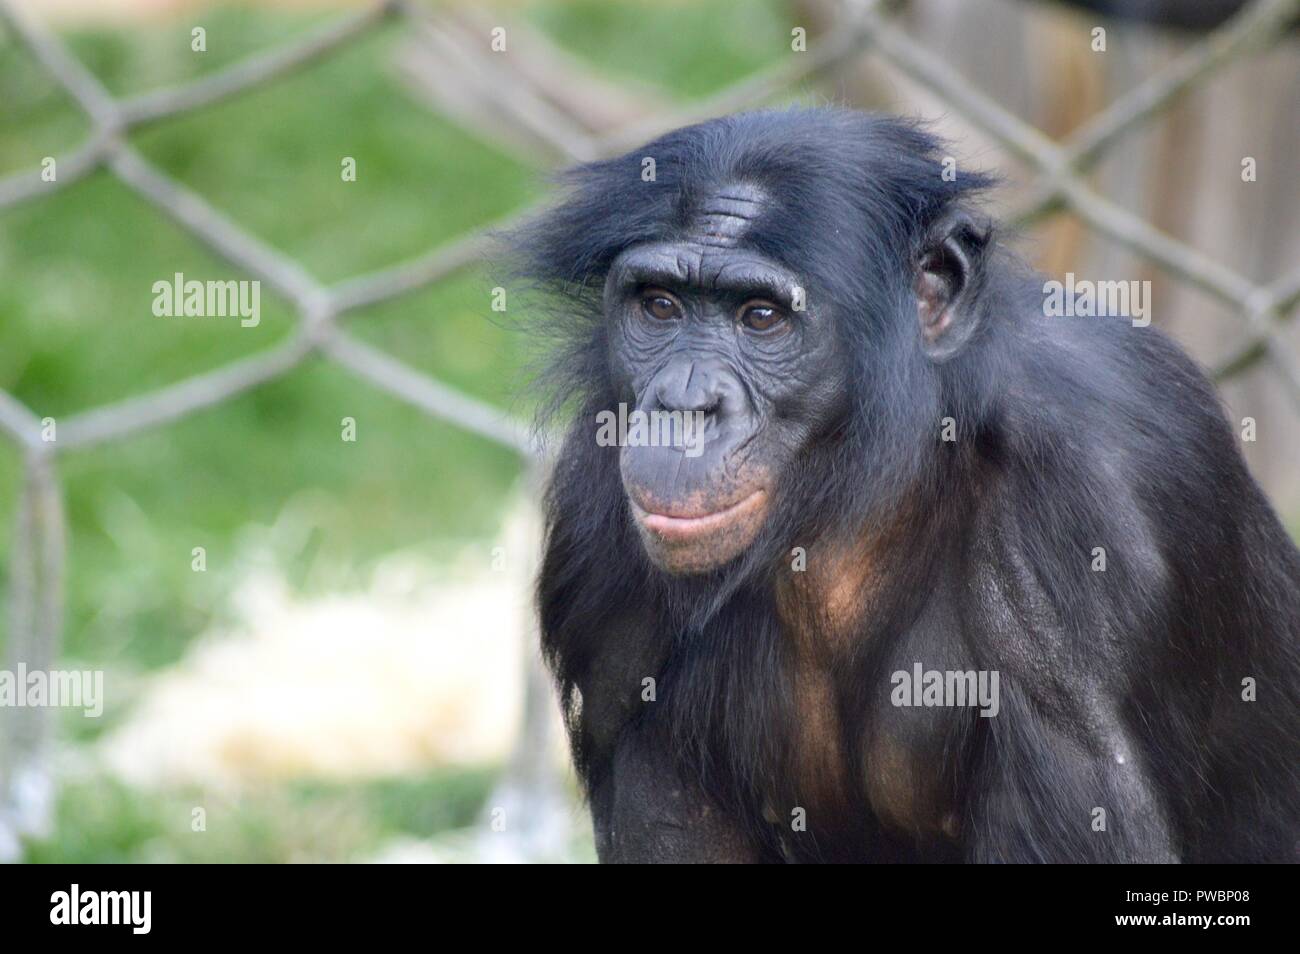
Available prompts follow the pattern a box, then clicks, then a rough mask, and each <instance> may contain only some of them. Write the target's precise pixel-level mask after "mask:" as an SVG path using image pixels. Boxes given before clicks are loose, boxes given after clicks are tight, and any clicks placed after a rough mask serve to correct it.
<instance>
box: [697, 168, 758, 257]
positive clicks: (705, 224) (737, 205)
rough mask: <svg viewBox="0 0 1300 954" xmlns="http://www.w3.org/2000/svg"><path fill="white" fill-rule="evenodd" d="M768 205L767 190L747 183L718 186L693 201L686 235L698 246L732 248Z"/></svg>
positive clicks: (738, 242)
mask: <svg viewBox="0 0 1300 954" xmlns="http://www.w3.org/2000/svg"><path fill="white" fill-rule="evenodd" d="M770 204H771V201H770V199H769V198H768V195H767V193H766V192H764V191H763V190H762V189H760V188H758V187H757V186H754V185H751V184H749V183H744V182H735V183H730V184H727V185H724V186H721V187H719V188H718V189H716V190H714V191H713V192H711V193H709V194H708V195H706V196H704V197H703V198H701V199H699V200H698V201H697V202H696V203H695V204H694V208H693V209H692V212H693V214H692V217H691V219H690V222H689V224H688V226H687V229H686V231H687V235H688V236H689V237H690V239H691V240H692V241H694V242H696V243H698V244H700V245H705V246H712V247H715V248H734V247H735V246H736V245H738V244H740V241H741V239H743V238H744V236H745V234H746V233H747V232H749V230H750V229H751V228H752V227H753V225H754V223H755V222H756V221H757V220H758V218H759V216H760V215H762V214H763V212H765V211H766V209H767V208H768V206H770Z"/></svg>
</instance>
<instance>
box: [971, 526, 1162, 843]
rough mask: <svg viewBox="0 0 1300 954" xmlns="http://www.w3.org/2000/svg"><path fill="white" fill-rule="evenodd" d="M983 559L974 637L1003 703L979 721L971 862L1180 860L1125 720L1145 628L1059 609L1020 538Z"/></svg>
mask: <svg viewBox="0 0 1300 954" xmlns="http://www.w3.org/2000/svg"><path fill="white" fill-rule="evenodd" d="M989 536H993V535H989ZM986 539H988V537H986ZM1004 542H1005V541H1004ZM980 566H981V568H982V569H981V571H980V572H979V574H978V582H977V585H976V587H974V591H975V592H976V593H978V596H977V598H976V605H975V606H974V607H972V608H971V609H972V612H971V614H970V615H971V618H972V620H973V621H974V626H973V628H972V635H973V637H974V639H975V641H976V642H978V643H979V647H978V653H977V655H978V658H979V659H980V660H981V662H980V665H981V667H982V668H988V669H992V670H996V671H998V673H999V695H1000V699H999V710H998V712H997V714H996V715H995V716H993V717H991V718H987V719H985V718H980V719H978V720H977V722H978V723H979V726H978V730H977V744H978V746H979V749H978V755H977V759H978V765H977V768H976V770H975V777H974V780H973V783H972V784H971V787H970V791H971V792H972V800H971V802H970V804H969V805H968V807H967V811H966V819H965V831H966V838H965V839H964V840H965V843H966V846H967V849H966V853H967V856H968V860H970V861H975V862H1013V863H1014V862H1048V863H1135V862H1140V863H1148V864H1150V863H1162V862H1164V863H1167V862H1174V861H1178V860H1179V853H1180V846H1179V844H1178V840H1177V838H1176V836H1175V833H1174V829H1173V826H1172V825H1171V823H1170V820H1169V819H1170V812H1169V806H1168V805H1166V804H1164V803H1163V801H1162V800H1161V798H1160V796H1159V792H1160V786H1159V785H1157V784H1156V781H1155V778H1154V776H1153V774H1152V771H1151V767H1150V765H1149V764H1148V761H1147V759H1146V757H1145V753H1144V751H1143V749H1142V747H1141V742H1140V740H1139V739H1138V737H1137V736H1136V735H1135V733H1134V732H1133V731H1132V729H1131V728H1130V727H1129V726H1127V725H1126V724H1125V721H1124V717H1123V700H1124V698H1125V696H1126V691H1127V690H1126V689H1125V686H1126V685H1127V682H1126V676H1125V675H1124V674H1125V673H1127V672H1130V671H1132V669H1133V668H1135V666H1136V665H1137V663H1136V661H1135V660H1134V659H1133V658H1131V657H1132V656H1133V653H1134V647H1135V645H1136V644H1139V643H1141V642H1142V640H1143V638H1144V634H1142V633H1141V632H1138V631H1134V632H1127V633H1125V634H1123V637H1122V638H1120V637H1117V635H1116V634H1115V633H1114V632H1112V631H1111V629H1112V624H1110V623H1108V621H1107V619H1106V614H1105V613H1103V612H1100V611H1098V612H1096V613H1093V614H1088V615H1079V614H1076V615H1073V616H1072V615H1070V614H1069V613H1068V612H1066V611H1064V610H1063V609H1061V608H1060V607H1059V606H1058V605H1056V604H1055V601H1053V600H1052V599H1051V598H1050V597H1049V595H1048V592H1047V590H1046V589H1045V588H1044V586H1043V585H1042V580H1041V576H1040V575H1039V573H1036V572H1035V570H1034V569H1033V568H1032V567H1031V564H1030V562H1029V560H1028V559H1027V557H1026V555H1025V553H1024V552H1023V550H1021V548H1020V547H1019V546H1017V545H1016V544H1014V543H1011V544H1010V545H1007V546H997V545H994V546H993V547H990V548H989V550H988V551H987V552H986V553H985V559H984V560H983V561H982V562H981V563H980ZM1039 569H1040V570H1041V569H1042V568H1041V566H1040V568H1039Z"/></svg>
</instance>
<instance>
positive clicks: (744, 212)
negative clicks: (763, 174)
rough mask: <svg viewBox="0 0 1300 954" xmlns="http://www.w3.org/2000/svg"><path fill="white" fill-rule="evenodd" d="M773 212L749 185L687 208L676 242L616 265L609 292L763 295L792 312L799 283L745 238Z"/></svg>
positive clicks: (640, 249) (637, 249) (643, 248)
mask: <svg viewBox="0 0 1300 954" xmlns="http://www.w3.org/2000/svg"><path fill="white" fill-rule="evenodd" d="M772 207H773V203H772V200H771V199H770V197H769V196H768V194H767V193H766V192H765V191H763V189H761V188H760V187H758V186H755V185H751V184H749V183H743V182H742V183H733V184H729V185H726V186H723V187H720V188H718V189H715V190H712V191H710V192H708V193H707V194H705V195H704V196H703V197H701V198H699V199H696V200H694V201H692V202H691V205H690V208H689V212H688V217H687V225H686V228H685V229H684V230H683V232H682V235H681V238H679V239H677V240H675V241H672V240H670V241H659V242H649V243H646V244H643V245H637V246H634V247H632V248H630V249H628V250H627V251H626V252H624V253H623V254H622V255H620V256H619V257H618V258H617V259H616V260H615V262H614V264H613V266H612V267H611V269H610V274H609V287H610V288H611V289H614V288H625V287H627V286H632V285H638V284H645V285H663V286H665V287H668V288H672V289H676V290H691V289H693V290H697V291H702V292H705V293H711V294H719V295H723V294H734V295H752V294H761V295H763V296H765V297H767V298H770V299H771V300H772V301H774V302H776V303H777V304H781V305H784V306H786V307H790V305H791V304H792V303H793V301H794V298H795V289H796V288H798V287H801V286H802V285H803V282H802V280H801V279H800V277H799V276H798V275H797V274H796V273H795V272H793V271H791V270H790V269H789V268H787V267H785V266H784V265H782V264H781V263H779V262H776V261H773V260H772V259H771V258H769V257H768V256H766V255H764V254H762V253H761V252H759V251H757V250H756V249H754V248H751V247H749V246H748V244H747V242H746V238H747V236H749V235H750V233H751V232H752V231H753V229H754V227H755V223H756V222H757V221H758V219H759V218H760V217H761V216H762V215H763V213H764V212H765V211H767V210H769V209H771V208H772Z"/></svg>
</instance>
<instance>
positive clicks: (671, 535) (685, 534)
mask: <svg viewBox="0 0 1300 954" xmlns="http://www.w3.org/2000/svg"><path fill="white" fill-rule="evenodd" d="M766 497H767V491H765V490H763V489H762V488H760V489H758V490H755V491H754V492H753V493H752V494H750V495H749V496H748V497H746V498H744V499H743V500H740V501H737V502H736V503H734V504H732V505H731V506H729V507H723V508H722V509H721V510H715V511H713V512H712V513H703V514H688V513H676V514H672V513H657V512H655V511H652V510H646V509H644V508H642V507H641V505H640V504H638V503H637V502H636V501H635V500H633V501H631V503H632V508H633V510H634V511H635V512H636V518H637V519H638V520H639V521H641V525H642V526H644V527H645V528H646V529H647V530H649V531H651V532H652V533H655V534H658V535H659V536H661V537H664V538H666V539H669V540H682V541H687V540H693V539H696V538H698V537H700V536H703V535H704V534H708V533H714V532H716V531H718V530H724V529H726V528H727V527H729V526H732V525H733V524H735V523H737V522H739V521H741V520H745V519H747V518H748V517H750V516H751V515H752V514H753V513H754V512H755V511H756V510H757V509H759V508H761V507H762V506H763V502H764V500H765V498H766Z"/></svg>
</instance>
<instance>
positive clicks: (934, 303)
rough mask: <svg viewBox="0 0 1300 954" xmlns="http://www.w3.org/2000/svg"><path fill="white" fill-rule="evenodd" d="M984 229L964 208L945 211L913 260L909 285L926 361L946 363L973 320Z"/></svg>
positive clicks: (987, 232)
mask: <svg viewBox="0 0 1300 954" xmlns="http://www.w3.org/2000/svg"><path fill="white" fill-rule="evenodd" d="M989 235H990V230H989V228H988V227H987V226H985V227H983V228H981V227H979V226H977V225H976V224H975V221H974V220H973V219H972V218H971V217H970V216H969V215H968V214H966V213H965V212H950V213H948V214H947V215H945V216H943V217H942V218H941V219H939V221H938V222H936V223H935V224H934V225H933V226H932V227H931V229H930V232H929V234H928V236H927V237H926V242H925V245H924V247H923V248H922V249H921V254H920V255H919V256H918V257H917V261H916V274H915V276H914V278H913V282H912V288H913V290H914V291H915V292H916V317H917V320H918V321H919V322H920V325H921V344H922V347H924V348H925V353H926V354H927V355H929V357H930V359H931V360H932V361H946V360H948V359H949V358H951V357H952V356H953V355H955V354H956V353H957V352H958V351H960V350H961V349H962V347H963V346H964V345H965V344H966V342H967V341H969V340H970V338H971V336H972V335H973V334H974V333H975V329H976V327H977V326H978V324H979V316H978V314H976V312H975V308H974V307H973V306H974V304H975V300H976V298H977V295H976V291H977V290H978V287H979V284H980V279H981V277H982V276H981V274H980V270H981V268H982V265H983V261H984V248H985V246H986V245H987V244H988V241H989Z"/></svg>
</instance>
